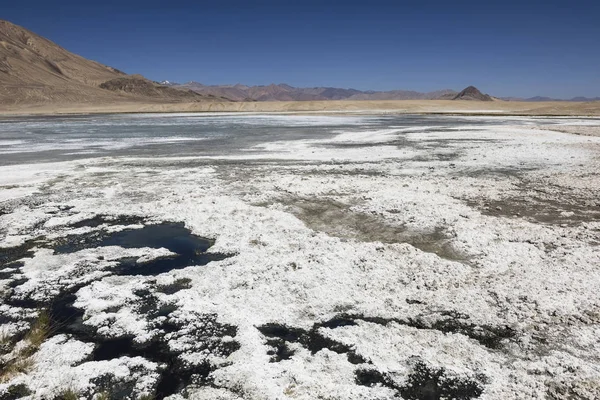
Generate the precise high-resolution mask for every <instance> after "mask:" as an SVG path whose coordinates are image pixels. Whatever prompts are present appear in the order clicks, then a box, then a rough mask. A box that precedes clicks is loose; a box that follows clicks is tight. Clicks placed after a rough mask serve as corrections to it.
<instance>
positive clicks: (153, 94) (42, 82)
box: [0, 20, 226, 105]
mask: <svg viewBox="0 0 600 400" xmlns="http://www.w3.org/2000/svg"><path fill="white" fill-rule="evenodd" d="M213 99H214V97H211V96H205V95H202V94H198V93H195V92H191V91H187V90H176V89H173V88H169V87H166V86H162V85H158V84H156V83H154V82H151V81H149V80H147V79H145V78H144V77H142V76H139V75H136V76H129V75H127V74H125V73H124V72H121V71H119V70H117V69H115V68H112V67H109V66H106V65H102V64H100V63H97V62H95V61H91V60H87V59H85V58H83V57H81V56H78V55H76V54H73V53H71V52H69V51H67V50H65V49H64V48H62V47H60V46H59V45H57V44H56V43H53V42H51V41H50V40H48V39H45V38H43V37H41V36H39V35H36V34H35V33H33V32H31V31H29V30H27V29H25V28H22V27H20V26H17V25H15V24H12V23H10V22H8V21H1V20H0V104H4V105H20V104H73V103H85V104H90V103H99V104H102V103H113V102H126V103H127V102H132V101H134V102H136V101H137V102H139V101H140V100H144V101H163V102H177V101H186V102H197V101H210V100H213ZM219 100H220V101H224V100H226V99H219Z"/></svg>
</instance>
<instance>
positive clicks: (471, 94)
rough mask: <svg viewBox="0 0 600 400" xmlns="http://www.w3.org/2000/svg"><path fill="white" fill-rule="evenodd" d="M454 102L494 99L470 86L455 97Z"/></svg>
mask: <svg viewBox="0 0 600 400" xmlns="http://www.w3.org/2000/svg"><path fill="white" fill-rule="evenodd" d="M452 100H478V101H493V100H494V99H493V98H492V97H491V96H490V95H487V94H483V93H481V91H480V90H479V89H477V88H476V87H475V86H468V87H466V88H464V89H463V90H462V91H461V92H460V93H458V94H457V95H456V96H454V98H453V99H452Z"/></svg>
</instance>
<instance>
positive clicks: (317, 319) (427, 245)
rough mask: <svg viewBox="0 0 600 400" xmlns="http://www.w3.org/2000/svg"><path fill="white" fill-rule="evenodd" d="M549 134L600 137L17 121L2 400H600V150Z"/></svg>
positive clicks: (240, 123)
mask: <svg viewBox="0 0 600 400" xmlns="http://www.w3.org/2000/svg"><path fill="white" fill-rule="evenodd" d="M554 126H557V127H558V126H586V127H590V126H592V127H593V126H600V119H594V118H585V119H582V118H541V117H506V116H504V117H502V116H479V117H468V116H462V117H460V116H412V115H401V116H399V115H320V116H318V115H268V114H249V115H237V114H227V115H220V114H218V113H215V114H211V115H200V114H175V115H170V114H160V115H143V114H140V115H131V116H126V115H121V116H117V115H112V116H78V117H52V118H50V117H28V118H10V119H5V120H2V121H0V246H1V248H0V268H1V269H0V293H1V294H2V304H1V305H0V320H2V326H1V328H0V329H1V331H0V332H1V335H2V348H1V349H2V350H1V353H0V354H2V355H1V359H0V360H1V361H0V367H1V368H2V373H1V375H0V376H1V379H2V383H1V384H0V396H4V397H3V398H19V397H24V398H55V397H57V396H59V395H61V394H64V393H66V392H67V391H72V392H74V393H77V394H78V395H79V396H82V397H84V398H90V397H93V396H96V398H101V397H100V396H102V395H108V396H116V397H119V398H141V396H143V395H150V396H154V397H155V398H166V397H169V398H172V399H176V398H193V399H287V398H290V399H292V398H293V399H315V398H327V399H391V398H398V396H399V397H401V398H405V399H437V398H456V399H471V398H473V399H475V398H480V399H512V398H555V399H561V398H569V397H571V398H585V399H594V398H598V397H600V384H599V382H600V367H599V365H600V362H599V361H600V349H599V348H598V346H597V343H598V339H599V337H600V297H599V295H598V287H599V285H600V270H599V269H598V265H600V246H599V245H600V200H599V199H598V193H599V192H600V179H598V178H597V171H598V170H599V167H600V137H594V136H580V135H573V134H569V133H565V132H558V131H556V130H553V127H554ZM32 331H33V332H35V333H38V334H37V335H32V334H31V332H32ZM40 331H41V332H42V333H43V334H41V335H40V334H39V332H40ZM40 337H41V339H40ZM11 396H12V397H11Z"/></svg>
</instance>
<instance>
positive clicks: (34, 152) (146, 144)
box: [0, 114, 600, 165]
mask: <svg viewBox="0 0 600 400" xmlns="http://www.w3.org/2000/svg"><path fill="white" fill-rule="evenodd" d="M599 121H600V120H599ZM560 122H561V119H558V118H520V117H512V118H511V117H508V118H507V117H501V118H499V117H460V116H439V115H435V116H420V115H399V116H329V115H328V116H323V115H321V116H311V115H261V114H252V115H231V114H221V115H219V114H135V115H103V116H98V115H90V116H69V117H21V118H3V119H2V118H0V155H2V157H0V165H9V164H19V163H30V162H44V161H63V160H74V159H82V158H89V157H103V156H115V155H122V156H160V157H165V156H218V155H231V154H238V153H240V152H245V153H247V152H248V151H250V150H253V149H252V147H253V146H255V145H257V144H260V143H264V142H271V141H281V140H283V141H293V140H299V139H324V138H331V137H333V136H335V135H337V134H338V133H340V132H358V131H365V130H378V129H388V128H390V127H393V128H397V129H405V128H415V130H416V131H423V132H427V131H428V130H431V127H432V126H435V127H436V129H438V130H439V129H451V128H453V127H457V126H472V127H478V126H484V125H490V124H501V125H502V124H533V123H544V124H552V123H560ZM253 151H258V150H256V149H254V150H253Z"/></svg>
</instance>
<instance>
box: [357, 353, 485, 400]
mask: <svg viewBox="0 0 600 400" xmlns="http://www.w3.org/2000/svg"><path fill="white" fill-rule="evenodd" d="M410 361H411V363H412V364H413V365H412V368H411V369H412V371H411V373H410V375H409V376H408V381H407V382H406V384H404V385H398V384H396V383H395V382H394V380H393V379H392V378H391V377H390V376H388V375H387V374H385V373H382V372H379V371H377V370H375V369H359V370H357V371H356V373H355V380H356V383H357V384H358V385H362V386H369V387H371V386H375V385H381V386H385V387H388V388H390V389H392V390H394V391H396V393H397V395H399V396H401V398H403V399H406V400H442V399H445V400H450V399H452V400H470V399H476V398H478V397H479V396H481V394H482V393H483V384H485V383H486V382H487V378H486V377H484V376H482V375H477V376H476V377H475V379H471V378H459V377H450V376H448V375H447V374H446V370H445V369H443V368H433V367H429V366H428V365H427V364H425V363H424V362H423V361H422V360H420V359H416V360H410Z"/></svg>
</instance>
